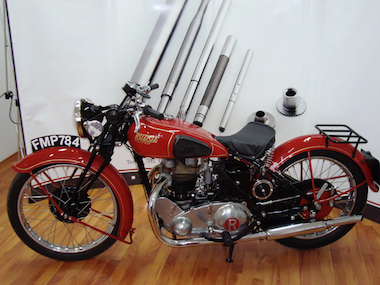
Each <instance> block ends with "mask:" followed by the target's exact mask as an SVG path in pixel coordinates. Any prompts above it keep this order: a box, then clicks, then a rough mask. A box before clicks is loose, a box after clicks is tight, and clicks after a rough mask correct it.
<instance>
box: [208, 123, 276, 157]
mask: <svg viewBox="0 0 380 285" xmlns="http://www.w3.org/2000/svg"><path fill="white" fill-rule="evenodd" d="M275 135H276V131H275V130H274V129H273V128H272V127H270V126H268V125H265V124H263V123H259V122H250V123H248V124H247V125H246V126H245V127H244V128H242V129H241V130H240V131H238V132H237V133H236V134H234V135H231V136H217V137H215V139H216V140H217V141H219V142H220V143H221V144H223V145H224V146H225V147H226V148H227V149H228V150H229V151H230V152H231V153H234V152H235V153H239V154H242V155H245V156H254V157H256V158H260V157H262V156H263V155H264V153H265V151H266V150H267V149H268V148H270V147H271V146H272V145H273V144H274V141H275Z"/></svg>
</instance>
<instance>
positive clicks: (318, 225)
mask: <svg viewBox="0 0 380 285" xmlns="http://www.w3.org/2000/svg"><path fill="white" fill-rule="evenodd" d="M362 219H363V215H355V216H347V217H339V218H335V219H332V220H327V221H317V222H310V223H302V224H293V225H288V226H282V227H277V228H273V229H269V230H266V231H262V232H259V233H254V234H249V235H246V236H244V237H242V238H241V240H242V241H243V240H252V239H253V240H256V239H260V240H263V239H266V240H276V239H284V238H289V237H294V236H301V235H307V234H312V233H317V232H323V231H325V230H327V229H328V228H331V227H337V226H343V225H349V224H355V223H357V222H360V221H361V220H362Z"/></svg>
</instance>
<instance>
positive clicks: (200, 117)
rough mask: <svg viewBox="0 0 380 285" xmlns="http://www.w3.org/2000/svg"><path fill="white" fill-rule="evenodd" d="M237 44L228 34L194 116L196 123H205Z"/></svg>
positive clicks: (200, 124) (199, 124)
mask: <svg viewBox="0 0 380 285" xmlns="http://www.w3.org/2000/svg"><path fill="white" fill-rule="evenodd" d="M235 44H236V38H235V37H234V36H228V37H227V40H226V42H225V43H224V46H223V49H222V52H221V53H220V56H219V60H218V62H217V64H216V66H215V69H214V72H213V74H212V76H211V79H210V82H209V84H208V86H207V89H206V92H205V94H204V96H203V98H202V101H201V104H200V105H199V108H198V111H197V113H196V115H195V118H194V122H193V123H194V124H195V125H198V126H200V127H201V126H202V125H203V121H204V120H205V118H206V114H207V112H208V109H209V108H210V106H211V103H212V101H213V100H214V97H215V94H216V91H217V90H218V87H219V84H220V81H221V80H222V77H223V74H224V71H225V70H226V68H227V64H228V62H229V59H230V56H231V54H232V51H233V49H234V47H235Z"/></svg>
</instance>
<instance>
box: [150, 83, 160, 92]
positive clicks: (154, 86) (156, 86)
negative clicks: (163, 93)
mask: <svg viewBox="0 0 380 285" xmlns="http://www.w3.org/2000/svg"><path fill="white" fill-rule="evenodd" d="M149 87H150V90H154V89H157V88H158V87H160V86H159V85H158V83H153V84H149Z"/></svg>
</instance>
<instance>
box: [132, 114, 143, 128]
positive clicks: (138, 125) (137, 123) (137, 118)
mask: <svg viewBox="0 0 380 285" xmlns="http://www.w3.org/2000/svg"><path fill="white" fill-rule="evenodd" d="M141 114H142V111H140V110H139V111H136V112H135V113H134V114H133V120H134V121H135V131H134V132H135V134H136V133H137V132H138V131H139V130H140V128H141V123H140V115H141Z"/></svg>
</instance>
